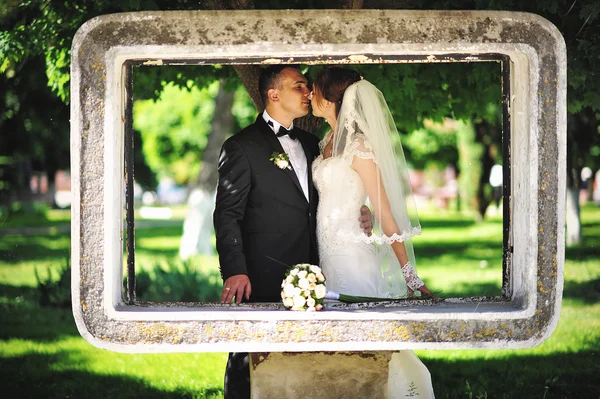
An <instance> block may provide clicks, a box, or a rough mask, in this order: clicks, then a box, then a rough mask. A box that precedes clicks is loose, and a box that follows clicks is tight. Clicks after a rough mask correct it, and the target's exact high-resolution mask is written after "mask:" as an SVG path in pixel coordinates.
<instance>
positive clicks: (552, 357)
mask: <svg viewBox="0 0 600 399" xmlns="http://www.w3.org/2000/svg"><path fill="white" fill-rule="evenodd" d="M421 213H422V215H421V221H422V225H423V235H422V236H420V237H418V238H416V239H415V240H414V243H415V251H416V253H417V260H418V269H419V273H420V275H421V276H422V277H423V278H424V280H426V282H427V284H428V286H429V287H430V288H431V289H433V290H440V289H441V290H442V291H443V294H448V295H450V294H451V295H460V296H471V295H499V292H500V287H501V277H500V270H501V254H502V241H501V236H502V234H501V228H502V225H501V221H500V220H499V219H495V218H492V219H490V220H486V221H485V222H483V223H481V224H476V223H474V222H473V221H472V220H470V219H468V218H464V217H462V216H460V215H457V214H455V213H452V212H447V213H438V214H436V213H433V212H421ZM582 220H583V223H584V234H585V237H584V243H583V244H582V245H581V246H579V247H576V248H568V249H567V251H566V255H567V259H566V263H565V290H564V300H563V307H562V311H561V318H560V321H559V324H558V327H557V328H556V330H555V332H554V334H553V335H552V336H551V337H550V338H549V339H548V340H547V341H546V342H544V343H543V344H541V345H540V346H538V347H536V348H531V349H522V350H438V351H417V354H418V355H419V357H420V358H421V359H422V361H423V362H424V363H425V364H426V365H427V367H428V368H429V370H430V372H431V375H432V380H433V384H434V390H435V392H436V397H437V398H465V397H468V395H466V394H465V391H466V382H467V381H468V383H469V385H470V390H471V392H472V397H474V398H476V397H483V395H484V393H487V397H489V398H598V395H599V392H600V383H598V382H597V376H598V375H600V357H599V356H598V350H599V349H600V208H594V207H591V206H588V207H585V208H584V209H583V216H582ZM63 222H64V220H62V221H59V222H57V223H55V224H49V225H48V226H56V225H57V224H61V223H63ZM29 226H32V225H29ZM1 228H2V227H1V226H0V229H1ZM180 234H181V225H169V226H161V227H155V228H147V229H141V228H140V229H138V230H136V261H137V262H136V266H137V267H138V268H143V269H145V270H149V271H150V270H152V268H153V267H154V266H155V265H156V264H160V263H164V262H168V261H169V260H171V259H172V258H173V257H174V256H176V254H177V250H178V245H179V239H180ZM69 246H70V237H69V234H65V233H60V232H58V231H54V232H49V233H47V234H38V235H32V236H28V235H19V234H11V235H3V236H0V320H1V323H0V379H1V380H2V381H3V384H2V386H3V395H2V396H3V397H10V398H13V397H27V398H66V397H70V398H84V397H85V398H107V397H110V398H112V397H114V398H136V399H137V398H181V397H187V398H205V397H210V398H219V397H222V385H223V372H224V367H225V361H226V354H224V353H197V354H147V355H131V354H118V353H113V352H108V351H104V350H100V349H96V348H94V347H92V346H91V345H90V344H88V343H87V342H86V341H84V340H83V338H81V337H80V335H79V333H78V332H77V329H76V327H75V325H74V321H73V317H72V314H71V311H70V310H69V309H56V308H40V307H39V305H38V304H37V301H38V299H37V292H36V289H35V285H36V280H35V277H34V269H35V268H36V267H37V268H38V269H39V271H40V272H41V273H42V275H45V272H44V270H45V269H46V268H48V267H52V268H56V269H58V268H59V267H60V266H61V265H63V264H64V263H65V262H66V260H65V257H66V256H68V252H69ZM194 264H195V265H196V267H198V268H199V269H200V270H201V271H202V272H210V271H211V270H212V271H214V270H215V268H216V267H217V263H216V259H215V258H214V257H212V258H211V257H203V258H198V259H196V260H195V263H194Z"/></svg>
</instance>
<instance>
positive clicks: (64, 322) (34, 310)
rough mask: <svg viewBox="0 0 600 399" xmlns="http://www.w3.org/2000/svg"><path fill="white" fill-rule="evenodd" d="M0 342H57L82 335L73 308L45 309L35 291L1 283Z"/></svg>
mask: <svg viewBox="0 0 600 399" xmlns="http://www.w3.org/2000/svg"><path fill="white" fill-rule="evenodd" d="M0 300H1V301H2V303H1V304H0V320H2V328H0V339H4V340H7V339H12V338H16V339H33V340H36V341H44V342H47V341H54V340H56V339H58V338H60V337H64V336H67V335H72V336H78V335H79V332H78V331H77V327H76V326H75V320H74V319H73V313H72V311H71V308H70V307H69V308H67V309H59V308H52V307H44V308H41V307H40V306H39V304H38V294H37V291H36V289H35V288H31V287H15V286H11V285H5V284H0Z"/></svg>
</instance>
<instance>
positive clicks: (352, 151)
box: [344, 132, 377, 164]
mask: <svg viewBox="0 0 600 399" xmlns="http://www.w3.org/2000/svg"><path fill="white" fill-rule="evenodd" d="M344 155H345V157H344V158H345V159H346V161H347V162H348V164H351V163H352V161H353V160H354V157H359V158H361V159H372V160H373V162H375V163H377V158H376V157H375V154H374V153H373V148H372V147H371V143H370V142H369V140H368V139H367V138H366V137H365V135H364V134H363V133H361V132H355V133H354V134H353V135H352V140H351V141H350V143H348V145H347V149H346V151H345V154H344Z"/></svg>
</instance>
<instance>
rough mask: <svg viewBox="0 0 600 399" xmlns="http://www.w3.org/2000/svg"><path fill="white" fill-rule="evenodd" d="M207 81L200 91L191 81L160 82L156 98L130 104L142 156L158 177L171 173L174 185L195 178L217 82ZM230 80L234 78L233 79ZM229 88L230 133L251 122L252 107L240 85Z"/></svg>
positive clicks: (192, 180) (207, 131)
mask: <svg viewBox="0 0 600 399" xmlns="http://www.w3.org/2000/svg"><path fill="white" fill-rule="evenodd" d="M170 68H171V67H165V68H164V69H167V70H170ZM223 69H225V68H223ZM228 69H231V67H228ZM167 74H171V72H168V73H167ZM206 76H207V75H205V77H206ZM136 77H139V78H140V80H141V81H144V79H146V75H145V74H142V73H140V74H137V75H136ZM206 79H207V80H206V81H204V83H203V84H204V85H205V87H204V88H201V89H200V88H199V87H198V86H197V85H196V83H195V82H194V81H192V80H188V81H187V83H186V86H185V87H181V86H178V85H176V84H174V83H172V82H169V83H164V82H163V83H164V84H165V85H164V87H163V89H162V90H161V91H160V95H159V97H158V99H156V100H151V99H148V100H136V101H135V102H134V106H133V126H134V129H135V130H136V132H135V134H136V136H140V137H141V140H140V141H141V142H142V143H143V144H142V146H143V147H142V148H143V155H144V157H143V158H144V159H145V160H146V162H147V164H148V166H149V168H150V169H151V170H152V171H153V172H154V173H155V174H157V175H158V176H159V177H171V178H173V179H174V180H175V181H176V182H177V183H178V184H189V183H193V182H195V181H196V179H197V177H198V174H199V173H200V168H201V161H202V152H203V151H204V148H205V147H206V144H207V138H208V135H209V134H210V132H211V122H212V118H213V114H214V112H215V96H216V94H217V92H218V90H219V82H218V80H214V77H213V78H211V79H208V77H207V78H206ZM230 81H233V82H234V83H235V82H239V81H238V80H237V79H233V78H232V79H230ZM208 82H210V83H208ZM140 86H142V85H140ZM232 89H234V90H235V94H234V103H233V107H232V113H233V115H234V117H235V120H236V126H234V131H237V130H239V128H240V127H241V126H247V125H248V124H250V123H251V122H252V121H253V119H254V118H255V117H256V110H255V109H254V107H253V105H252V102H251V100H250V98H249V97H248V94H247V93H246V91H245V90H244V89H243V87H242V86H240V85H238V86H235V85H232ZM148 94H149V93H148ZM234 131H232V132H230V134H233V133H234ZM136 176H137V174H136Z"/></svg>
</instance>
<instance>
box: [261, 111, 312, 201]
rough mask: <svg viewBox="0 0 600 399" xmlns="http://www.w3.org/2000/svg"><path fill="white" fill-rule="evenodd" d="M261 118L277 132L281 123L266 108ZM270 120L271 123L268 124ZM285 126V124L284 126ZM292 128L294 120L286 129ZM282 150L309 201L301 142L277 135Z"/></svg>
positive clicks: (306, 169) (304, 156) (306, 172)
mask: <svg viewBox="0 0 600 399" xmlns="http://www.w3.org/2000/svg"><path fill="white" fill-rule="evenodd" d="M262 117H263V119H264V120H265V122H267V124H268V125H269V127H270V128H271V129H272V130H273V133H274V134H277V132H279V127H280V126H282V125H281V123H279V122H277V121H276V120H275V119H273V118H272V117H271V115H269V113H268V112H267V110H265V111H264V112H263V114H262ZM269 121H271V124H269ZM284 127H285V126H284ZM293 128H294V122H292V124H291V125H290V127H289V128H286V129H288V130H291V129H293ZM277 139H278V140H279V142H280V143H281V146H282V147H283V150H284V151H285V152H286V154H288V157H289V158H290V163H291V164H292V170H293V171H294V173H296V177H298V181H299V182H300V186H301V187H302V192H303V193H304V197H306V200H307V201H309V197H308V168H307V166H306V164H307V162H306V154H304V148H302V143H300V140H299V139H296V140H294V139H292V138H291V137H290V136H287V135H286V136H281V137H277Z"/></svg>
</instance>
